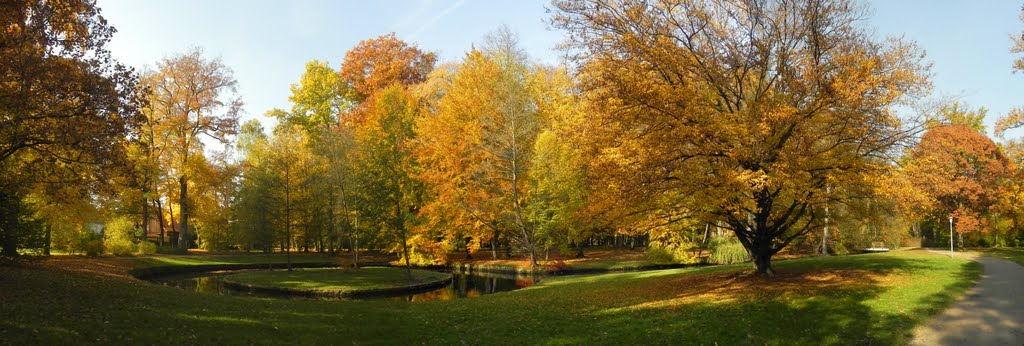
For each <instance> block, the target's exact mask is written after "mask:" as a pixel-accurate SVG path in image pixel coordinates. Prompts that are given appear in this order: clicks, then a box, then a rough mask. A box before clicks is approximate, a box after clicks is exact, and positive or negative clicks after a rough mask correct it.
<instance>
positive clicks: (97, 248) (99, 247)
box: [82, 239, 103, 256]
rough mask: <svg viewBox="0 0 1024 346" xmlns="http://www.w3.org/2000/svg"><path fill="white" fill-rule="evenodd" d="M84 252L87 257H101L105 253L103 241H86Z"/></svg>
mask: <svg viewBox="0 0 1024 346" xmlns="http://www.w3.org/2000/svg"><path fill="white" fill-rule="evenodd" d="M82 251H83V252H85V255H86V256H99V255H100V254H101V253H103V241H102V240H99V239H92V240H86V241H85V242H84V243H82Z"/></svg>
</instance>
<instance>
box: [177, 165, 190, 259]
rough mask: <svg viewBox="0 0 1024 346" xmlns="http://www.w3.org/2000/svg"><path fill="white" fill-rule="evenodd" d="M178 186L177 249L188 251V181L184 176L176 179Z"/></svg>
mask: <svg viewBox="0 0 1024 346" xmlns="http://www.w3.org/2000/svg"><path fill="white" fill-rule="evenodd" d="M178 184H179V185H180V186H181V196H179V197H180V199H181V202H179V204H180V206H179V207H180V208H181V232H180V233H178V247H180V248H182V249H185V251H188V180H187V179H186V178H185V176H184V175H182V176H181V177H179V178H178Z"/></svg>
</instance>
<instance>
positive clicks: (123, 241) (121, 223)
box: [103, 216, 135, 256]
mask: <svg viewBox="0 0 1024 346" xmlns="http://www.w3.org/2000/svg"><path fill="white" fill-rule="evenodd" d="M134 232H135V228H134V225H132V221H131V220H130V219H128V218H127V217H124V216H122V217H117V218H114V219H113V220H110V221H108V222H107V224H106V225H105V227H104V230H103V247H105V248H106V250H107V252H109V253H111V254H114V255H117V256H125V255H131V254H132V253H134V252H135V242H133V238H134V234H133V233H134Z"/></svg>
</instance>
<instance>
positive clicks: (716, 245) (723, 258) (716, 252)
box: [708, 237, 750, 264]
mask: <svg viewBox="0 0 1024 346" xmlns="http://www.w3.org/2000/svg"><path fill="white" fill-rule="evenodd" d="M708 247H710V251H711V256H709V257H708V263H712V264H733V263H742V262H746V261H749V260H750V254H748V253H747V249H745V248H744V247H743V244H740V241H739V240H737V239H736V238H733V237H718V238H714V239H712V240H711V243H710V244H709V246H708Z"/></svg>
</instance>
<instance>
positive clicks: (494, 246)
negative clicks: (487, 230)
mask: <svg viewBox="0 0 1024 346" xmlns="http://www.w3.org/2000/svg"><path fill="white" fill-rule="evenodd" d="M491 259H498V230H497V229H495V230H494V233H493V234H492V235H491Z"/></svg>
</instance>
